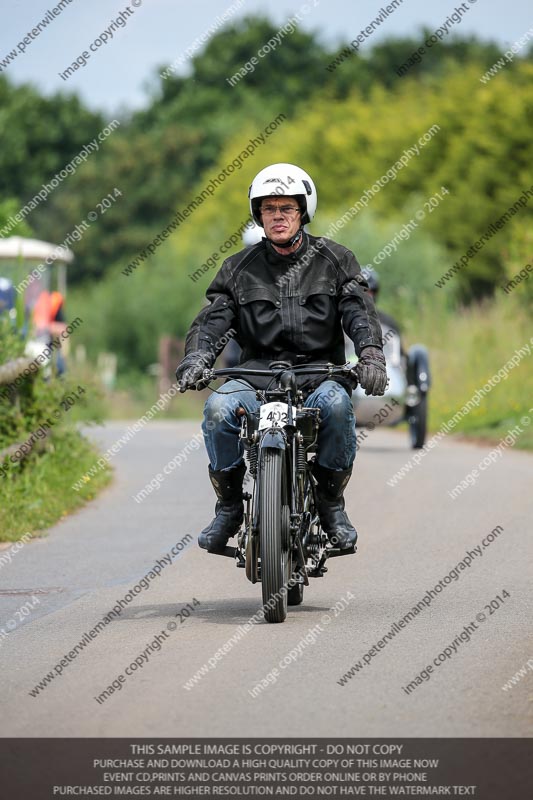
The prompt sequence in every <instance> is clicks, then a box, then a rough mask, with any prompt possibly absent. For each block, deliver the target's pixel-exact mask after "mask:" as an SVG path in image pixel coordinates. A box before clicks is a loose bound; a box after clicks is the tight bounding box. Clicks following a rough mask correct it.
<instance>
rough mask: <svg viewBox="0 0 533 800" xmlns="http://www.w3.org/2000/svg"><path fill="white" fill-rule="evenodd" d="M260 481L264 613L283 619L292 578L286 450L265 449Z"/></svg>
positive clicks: (268, 617) (272, 618)
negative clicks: (290, 569) (288, 528)
mask: <svg viewBox="0 0 533 800" xmlns="http://www.w3.org/2000/svg"><path fill="white" fill-rule="evenodd" d="M258 482H259V487H258V488H259V545H260V550H261V587H262V591H263V613H264V615H265V620H266V621H267V622H283V621H284V620H285V617H286V616H287V594H288V586H287V585H288V581H289V531H288V530H286V527H287V524H286V519H287V505H286V485H285V452H284V451H283V450H275V449H272V450H270V449H265V450H262V451H261V457H260V460H259V474H258Z"/></svg>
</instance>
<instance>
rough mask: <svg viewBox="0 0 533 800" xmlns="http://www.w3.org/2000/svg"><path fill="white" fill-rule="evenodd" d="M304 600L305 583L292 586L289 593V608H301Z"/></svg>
mask: <svg viewBox="0 0 533 800" xmlns="http://www.w3.org/2000/svg"><path fill="white" fill-rule="evenodd" d="M303 599H304V585H303V583H297V584H295V586H291V587H290V589H289V591H288V592H287V604H288V605H289V606H299V605H301V603H303Z"/></svg>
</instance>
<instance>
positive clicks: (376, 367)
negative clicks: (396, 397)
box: [355, 347, 387, 395]
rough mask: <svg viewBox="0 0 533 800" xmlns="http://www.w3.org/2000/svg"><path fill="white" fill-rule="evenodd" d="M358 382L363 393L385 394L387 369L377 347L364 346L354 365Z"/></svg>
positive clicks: (381, 353)
mask: <svg viewBox="0 0 533 800" xmlns="http://www.w3.org/2000/svg"><path fill="white" fill-rule="evenodd" d="M355 372H356V375H357V377H358V379H359V384H360V386H362V388H363V389H364V390H365V394H367V395H368V394H373V395H381V394H385V389H386V387H387V370H386V368H385V356H384V355H383V351H382V350H380V349H379V347H364V348H363V349H362V350H361V355H360V356H359V361H358V362H357V366H356V367H355Z"/></svg>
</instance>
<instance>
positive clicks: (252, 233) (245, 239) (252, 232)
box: [242, 222, 265, 247]
mask: <svg viewBox="0 0 533 800" xmlns="http://www.w3.org/2000/svg"><path fill="white" fill-rule="evenodd" d="M264 235H265V232H264V230H263V228H261V227H260V226H259V225H256V223H255V222H250V223H248V225H247V226H246V228H245V229H244V231H243V232H242V243H243V245H244V246H245V247H252V246H253V245H254V244H258V243H259V242H260V241H261V239H262V238H263V236H264Z"/></svg>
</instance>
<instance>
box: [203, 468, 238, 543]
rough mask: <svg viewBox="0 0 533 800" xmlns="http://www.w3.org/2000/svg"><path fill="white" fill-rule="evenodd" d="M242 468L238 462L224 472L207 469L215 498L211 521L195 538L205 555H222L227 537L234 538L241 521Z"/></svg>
mask: <svg viewBox="0 0 533 800" xmlns="http://www.w3.org/2000/svg"><path fill="white" fill-rule="evenodd" d="M245 472H246V464H245V463H244V461H242V462H241V463H240V464H238V465H237V466H236V467H232V469H226V470H216V471H215V470H212V469H211V466H209V479H210V481H211V483H212V485H213V489H214V490H215V494H216V496H217V504H216V506H215V518H214V519H213V520H211V522H210V523H209V525H208V526H207V528H204V529H203V531H202V532H201V534H200V535H199V536H198V544H199V545H200V547H202V548H203V549H204V550H207V551H208V552H209V553H221V552H223V551H224V548H225V547H226V545H227V543H228V539H229V538H230V537H231V536H235V534H236V533H238V531H239V528H240V527H241V524H242V521H243V518H244V508H243V501H242V482H243V478H244V473H245Z"/></svg>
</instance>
